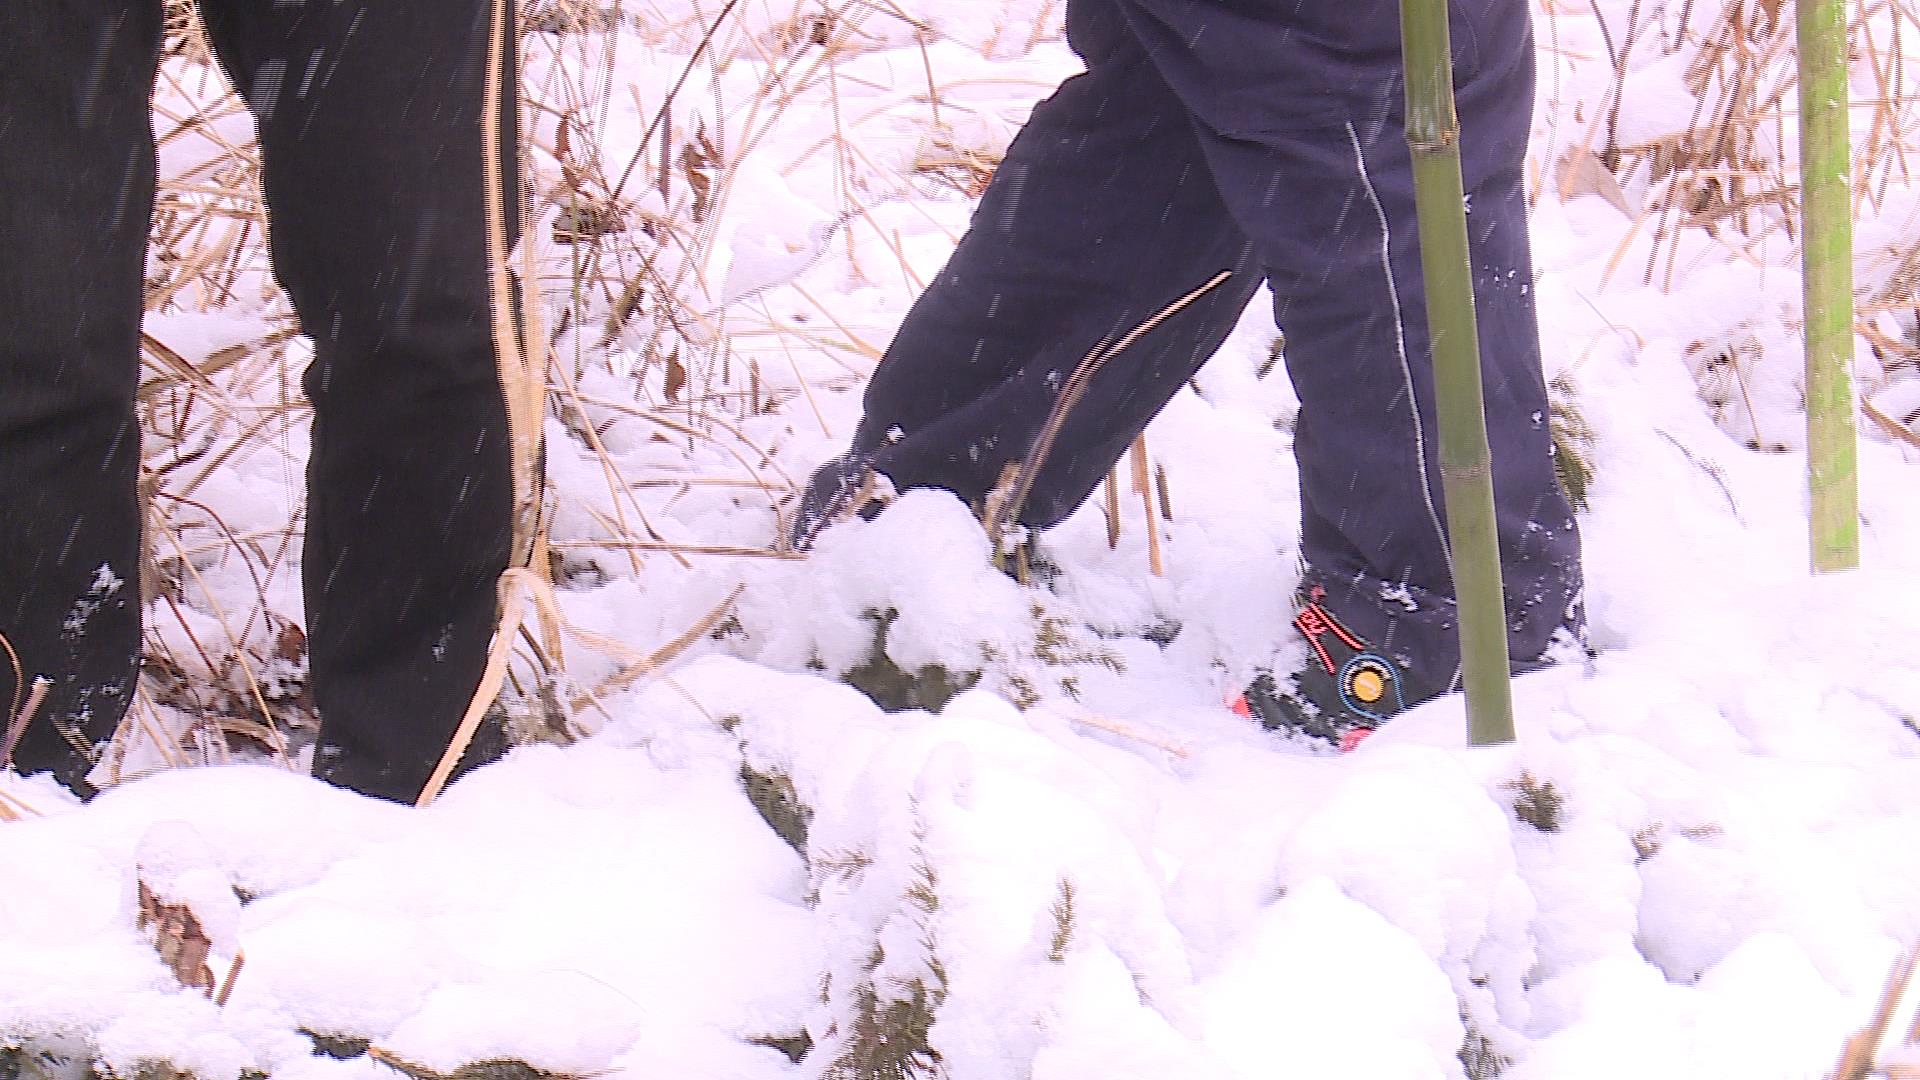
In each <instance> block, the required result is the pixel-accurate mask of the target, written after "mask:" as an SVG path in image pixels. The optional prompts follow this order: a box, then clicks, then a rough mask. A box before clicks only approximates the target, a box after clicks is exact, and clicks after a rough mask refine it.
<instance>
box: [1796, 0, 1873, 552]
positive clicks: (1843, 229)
mask: <svg viewBox="0 0 1920 1080" xmlns="http://www.w3.org/2000/svg"><path fill="white" fill-rule="evenodd" d="M1798 13H1799V20H1798V23H1799V25H1798V29H1799V44H1800V190H1801V195H1800V236H1801V245H1800V258H1801V296H1802V300H1803V303H1804V311H1805V326H1806V329H1805V334H1806V348H1807V486H1808V490H1809V494H1810V495H1811V510H1810V518H1809V530H1808V531H1809V540H1810V542H1811V548H1812V557H1813V569H1814V572H1815V573H1826V572H1828V571H1833V570H1851V569H1853V568H1854V567H1857V566H1859V565H1860V492H1859V473H1858V464H1857V462H1856V452H1857V450H1856V445H1855V436H1854V429H1853V380H1852V377H1851V375H1850V372H1849V369H1850V367H1851V366H1852V363H1853V207H1852V168H1851V165H1850V163H1849V161H1850V159H1849V147H1848V141H1849V140H1848V132H1847V13H1846V4H1845V0H1799V4H1798Z"/></svg>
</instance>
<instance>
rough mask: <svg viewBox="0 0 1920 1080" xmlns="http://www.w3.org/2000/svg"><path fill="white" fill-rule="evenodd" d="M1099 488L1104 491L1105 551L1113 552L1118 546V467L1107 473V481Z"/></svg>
mask: <svg viewBox="0 0 1920 1080" xmlns="http://www.w3.org/2000/svg"><path fill="white" fill-rule="evenodd" d="M1101 486H1102V487H1103V488H1105V490H1106V510H1107V550H1108V551H1113V550H1115V549H1117V548H1119V546H1120V470H1119V468H1118V467H1115V468H1113V469H1109V470H1108V471H1107V479H1106V481H1105V482H1104V483H1103V484H1102V485H1101Z"/></svg>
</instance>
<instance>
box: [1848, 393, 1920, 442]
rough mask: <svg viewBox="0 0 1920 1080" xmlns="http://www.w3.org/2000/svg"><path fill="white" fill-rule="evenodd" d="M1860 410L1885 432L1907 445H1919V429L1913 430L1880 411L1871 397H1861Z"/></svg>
mask: <svg viewBox="0 0 1920 1080" xmlns="http://www.w3.org/2000/svg"><path fill="white" fill-rule="evenodd" d="M1860 411H1861V412H1863V413H1865V414H1866V415H1867V419H1869V420H1872V421H1873V422H1874V423H1876V424H1878V425H1880V427H1881V429H1882V430H1884V431H1885V432H1886V433H1887V434H1889V435H1891V436H1893V437H1894V438H1896V439H1899V440H1900V441H1901V442H1904V443H1908V444H1909V445H1912V446H1920V430H1915V429H1914V428H1913V427H1910V426H1908V425H1906V424H1903V423H1901V422H1900V421H1898V420H1896V419H1894V418H1893V417H1891V416H1888V415H1887V414H1886V413H1885V412H1882V411H1881V409H1880V407H1879V406H1878V405H1875V404H1874V403H1873V399H1871V398H1861V399H1860Z"/></svg>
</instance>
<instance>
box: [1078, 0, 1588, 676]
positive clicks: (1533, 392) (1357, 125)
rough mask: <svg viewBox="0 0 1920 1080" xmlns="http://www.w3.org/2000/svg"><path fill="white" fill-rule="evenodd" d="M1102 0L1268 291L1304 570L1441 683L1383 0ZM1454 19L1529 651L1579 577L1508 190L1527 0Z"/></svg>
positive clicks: (1521, 121)
mask: <svg viewBox="0 0 1920 1080" xmlns="http://www.w3.org/2000/svg"><path fill="white" fill-rule="evenodd" d="M1106 2H1108V3H1117V4H1118V5H1119V6H1122V7H1124V8H1125V10H1126V12H1127V19H1128V22H1129V25H1130V26H1132V28H1133V29H1134V31H1135V33H1136V34H1137V35H1138V36H1139V37H1140V39H1141V40H1142V42H1143V43H1144V44H1145V45H1146V47H1147V49H1148V51H1149V53H1150V54H1151V55H1152V56H1153V57H1154V62H1155V64H1156V66H1157V67H1158V68H1159V69H1160V71H1161V72H1162V73H1163V74H1164V75H1165V76H1166V78H1167V80H1168V82H1169V83H1170V84H1171V85H1172V86H1173V87H1174V90H1175V92H1176V93H1177V94H1178V95H1179V97H1180V99H1181V100H1182V101H1183V102H1184V103H1185V104H1186V106H1187V108H1188V110H1189V112H1190V113H1191V115H1192V117H1193V123H1194V126H1195V130H1196V131H1197V132H1198V135H1199V139H1200V142H1201V144H1202V146H1203V147H1204V149H1205V153H1206V158H1207V161H1208V163H1209V165H1210V167H1211V171H1212V173H1213V177H1214V180H1215V182H1216V183H1217V184H1218V185H1219V187H1220V190H1221V192H1222V194H1223V197H1224V199H1225V201H1226V203H1227V205H1228V206H1229V207H1230V208H1231V210H1232V212H1233V215H1234V217H1235V219H1236V220H1237V221H1238V222H1239V223H1240V225H1241V227H1242V228H1243V229H1245V230H1246V232H1247V233H1248V234H1249V235H1251V236H1252V237H1253V239H1254V242H1255V244H1256V246H1257V247H1258V249H1259V252H1260V258H1261V261H1262V263H1263V265H1264V268H1265V270H1266V272H1267V276H1268V281H1269V284H1270V285H1271V286H1272V288H1273V291H1274V296H1275V304H1276V316H1277V318H1278V321H1279V323H1280V326H1281V328H1282V329H1283V330H1284V331H1285V332H1286V335H1287V366H1288V372H1289V374H1290V375H1291V376H1292V378H1293V382H1294V386H1295V388H1296V390H1297V391H1298V393H1299V397H1300V401H1301V412H1300V420H1299V428H1298V430H1297V433H1296V441H1295V456H1296V458H1297V460H1298V462H1299V467H1300V480H1301V503H1302V506H1301V517H1302V535H1301V545H1302V551H1303V553H1304V555H1305V557H1306V560H1307V563H1308V566H1309V570H1308V575H1307V580H1308V584H1310V585H1318V586H1320V587H1322V588H1324V589H1325V590H1326V592H1327V602H1328V604H1329V606H1330V607H1332V608H1333V609H1334V610H1335V611H1336V612H1337V613H1339V614H1340V616H1341V617H1342V618H1343V619H1344V620H1345V621H1346V622H1347V623H1348V624H1349V626H1350V627H1352V628H1353V629H1354V630H1356V631H1357V632H1359V633H1360V634H1361V636H1362V637H1364V638H1366V639H1368V640H1369V641H1371V642H1372V643H1373V644H1374V645H1375V647H1376V648H1381V649H1385V650H1387V651H1388V652H1389V653H1391V654H1393V655H1395V657H1396V658H1397V659H1399V660H1400V661H1402V662H1403V663H1404V664H1405V665H1406V666H1407V668H1408V674H1409V680H1410V684H1411V688H1412V691H1413V693H1414V696H1416V697H1417V696H1426V695H1427V694H1430V693H1433V692H1437V691H1439V690H1444V689H1447V688H1449V687H1451V686H1452V685H1454V683H1455V681H1456V678H1457V669H1458V659H1459V647H1458V641H1457V637H1456V632H1455V621H1456V618H1455V609H1454V600H1453V579H1452V573H1451V569H1450V563H1449V557H1448V552H1447V539H1446V534H1445V526H1444V511H1445V508H1444V502H1443V499H1442V491H1441V485H1440V469H1439V459H1438V427H1437V424H1436V422H1435V415H1434V404H1433V393H1434V391H1433V368H1432V363H1431V357H1430V353H1429V349H1430V341H1429V337H1428V331H1427V312H1426V298H1425V294H1424V290H1423V289H1422V285H1421V270H1420V249H1419V242H1418V224H1417V222H1416V220H1415V216H1414V192H1413V173H1412V166H1411V160H1410V156H1409V150H1408V147H1407V143H1406V136H1405V132H1404V128H1405V119H1404V118H1405V90H1404V84H1403V82H1402V74H1401V63H1400V54H1399V26H1398V22H1397V18H1396V12H1397V6H1396V3H1395V0H1354V2H1350V3H1342V4H1322V5H1306V6H1304V7H1298V6H1290V5H1273V4H1270V3H1266V2H1265V0H1106ZM1452 23H1453V26H1452V30H1453V41H1454V45H1455V48H1454V51H1455V57H1454V62H1455V81H1456V85H1457V86H1458V90H1457V94H1458V100H1459V111H1460V116H1461V127H1462V132H1461V143H1460V149H1461V160H1462V172H1463V175H1464V180H1465V184H1466V191H1467V195H1468V201H1469V209H1470V215H1469V218H1468V228H1469V233H1470V240H1469V242H1470V254H1471V258H1472V266H1473V275H1474V287H1475V292H1476V296H1477V302H1478V312H1479V325H1480V339H1481V341H1480V344H1481V362H1482V376H1483V381H1484V384H1485V387H1486V413H1487V428H1488V435H1489V438H1490V441H1491V443H1492V449H1493V466H1494V477H1493V479H1494V493H1495V499H1496V514H1497V517H1498V532H1499V538H1500V544H1501V555H1502V564H1503V570H1504V572H1505V577H1506V588H1507V597H1508V603H1507V606H1508V616H1509V618H1508V625H1509V628H1510V633H1511V641H1510V647H1511V649H1512V652H1513V655H1514V657H1515V658H1516V659H1518V660H1522V661H1524V660H1527V659H1530V658H1532V657H1536V656H1539V655H1540V654H1541V652H1542V651H1543V650H1544V649H1545V648H1546V647H1547V645H1548V642H1549V639H1550V638H1551V637H1552V635H1553V634H1554V633H1555V632H1556V631H1558V630H1559V629H1560V628H1561V627H1562V626H1563V625H1566V624H1567V623H1568V622H1569V620H1570V619H1577V618H1578V615H1577V612H1575V613H1573V614H1570V610H1569V609H1570V606H1571V605H1573V604H1574V602H1575V600H1576V599H1577V594H1578V590H1579V583H1580V548H1579V537H1578V533H1577V531H1576V529H1575V527H1574V523H1573V512H1572V509H1571V508H1570V507H1569V506H1568V504H1567V501H1566V499H1565V497H1564V495H1563V494H1562V493H1561V491H1560V488H1559V485H1558V483H1557V481H1556V479H1555V477H1554V473H1553V466H1552V456H1551V445H1550V437H1549V431H1548V426H1547V415H1548V413H1547V409H1548V406H1547V395H1546V388H1545V386H1544V384H1543V382H1542V377H1541V370H1540V346H1539V331H1538V326H1537V321H1536V316H1535V312H1534V298H1533V289H1532V285H1533V270H1532V263H1531V258H1530V247H1529V240H1528V236H1527V223H1526V208H1525V203H1524V200H1523V193H1522V168H1523V165H1524V161H1525V156H1526V145H1527V136H1528V130H1529V126H1530V122H1531V110H1532V100H1533V97H1532V95H1533V44H1532V38H1531V31H1530V28H1529V25H1528V18H1527V9H1526V5H1525V4H1524V3H1521V2H1518V0H1461V2H1456V3H1455V4H1454V5H1453V8H1452ZM1203 30H1204V32H1202V31H1203Z"/></svg>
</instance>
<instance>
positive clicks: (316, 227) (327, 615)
mask: <svg viewBox="0 0 1920 1080" xmlns="http://www.w3.org/2000/svg"><path fill="white" fill-rule="evenodd" d="M489 7H490V5H489V4H487V3H486V2H485V0H409V2H406V3H400V2H395V0H306V2H294V3H284V2H283V3H273V4H267V3H261V2H258V0H206V2H205V3H204V4H203V12H204V14H205V16H206V21H207V24H208V27H209V29H210V31H211V32H212V36H213V39H214V42H215V45H216V48H217V49H218V51H219V54H220V56H221V59H222V62H223V63H224V64H225V65H226V66H227V68H228V70H229V72H230V73H231V74H232V75H233V76H234V79H235V82H236V83H237V84H238V85H239V86H240V87H241V89H242V91H243V93H244V94H245V96H246V98H247V102H248V104H249V106H250V107H251V108H252V110H253V112H254V115H255V117H256V119H257V120H258V122H259V127H260V133H261V142H262V146H263V149H264V152H265V166H266V194H267V203H268V208H269V211H270V216H271V223H272V231H271V238H270V239H271V243H272V250H273V265H274V270H275V273H276V274H277V275H278V277H279V279H280V281H281V283H282V284H283V285H285V286H286V288H287V291H288V293H289V294H290V295H291V296H292V298H293V302H294V306H295V308H296V309H297V311H298V312H299V316H300V321H301V325H302V326H303V328H304V329H305V330H306V331H307V332H308V333H309V334H311V335H312V336H313V338H314V344H315V359H314V363H313V366H312V367H311V368H310V369H309V370H308V372H307V375H306V380H305V381H306V389H307V393H308V395H309V396H310V397H311V398H312V401H313V405H314V431H313V450H312V457H311V460H310V462H309V466H308V504H307V537H306V554H305V563H304V568H303V569H304V573H305V591H306V604H307V619H308V626H309V644H310V648H311V656H312V665H313V686H314V692H315V698H316V701H317V703H318V706H319V709H320V715H321V736H320V748H319V750H318V752H317V756H316V761H315V772H316V774H317V775H320V776H322V777H324V778H326V779H328V780H331V781H332V782H334V783H338V784H341V785H343V786H347V787H351V788H355V789H357V790H360V791H363V792H366V793H368V794H372V795H378V796H381V797H385V798H390V799H396V800H402V801H410V800H412V799H413V798H414V797H415V796H416V795H417V794H418V792H419V790H420V788H421V786H422V785H423V784H424V783H425V781H426V779H427V776H428V774H429V773H430V772H431V770H432V767H433V765H434V763H435V762H436V761H437V760H438V759H439V756H440V753H441V751H442V750H443V749H444V747H445V746H446V745H447V742H448V741H449V739H450V737H451V735H452V733H453V731H454V729H455V727H456V726H457V725H458V723H459V719H460V716H461V713H462V711H463V710H464V709H465V707H466V704H467V702H468V699H469V698H470V697H471V696H472V694H473V691H474V688H475V686H476V684H477V683H478V681H479V676H480V672H481V669H482V668H483V667H484V665H485V660H486V650H487V646H488V642H489V638H490V636H491V633H492V629H493V624H494V608H495V599H494V590H495V584H496V581H497V579H498V578H499V575H500V573H501V571H502V570H503V569H505V567H506V563H507V559H508V553H509V552H508V549H509V545H510V534H511V528H510V522H509V517H510V513H511V509H510V508H511V503H512V491H511V478H510V473H509V468H508V456H509V443H508V432H507V416H506V407H505V402H504V397H503V395H502V392H501V387H500V383H499V374H498V368H497V365H496V363H495V354H494V345H493V338H492V332H491V327H490V322H489V318H490V316H489V305H488V299H487V276H486V265H487V260H486V247H485V235H486V233H485V219H484V206H483V196H482V162H483V160H484V158H483V155H484V154H486V153H488V152H489V151H490V150H491V152H494V153H500V151H501V147H499V146H495V147H492V148H489V147H486V146H485V145H483V144H484V141H485V140H484V137H483V127H482V119H483V118H482V112H483V109H482V101H483V92H484V89H485V85H484V84H485V71H486V43H487V22H488V13H489ZM508 71H509V72H510V71H511V65H509V66H508ZM504 100H506V101H508V102H512V101H513V100H514V98H513V94H512V89H511V86H509V87H507V88H506V95H505V98H504ZM503 134H504V138H503V142H504V144H505V145H507V146H511V145H512V131H511V129H510V128H509V130H508V131H506V132H504V133H503ZM506 159H507V164H508V166H509V167H508V170H507V188H506V190H507V191H508V192H510V193H512V192H517V191H518V185H517V181H516V179H515V175H514V172H513V170H512V168H511V163H512V155H511V154H508V155H506ZM510 198H511V196H510Z"/></svg>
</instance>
